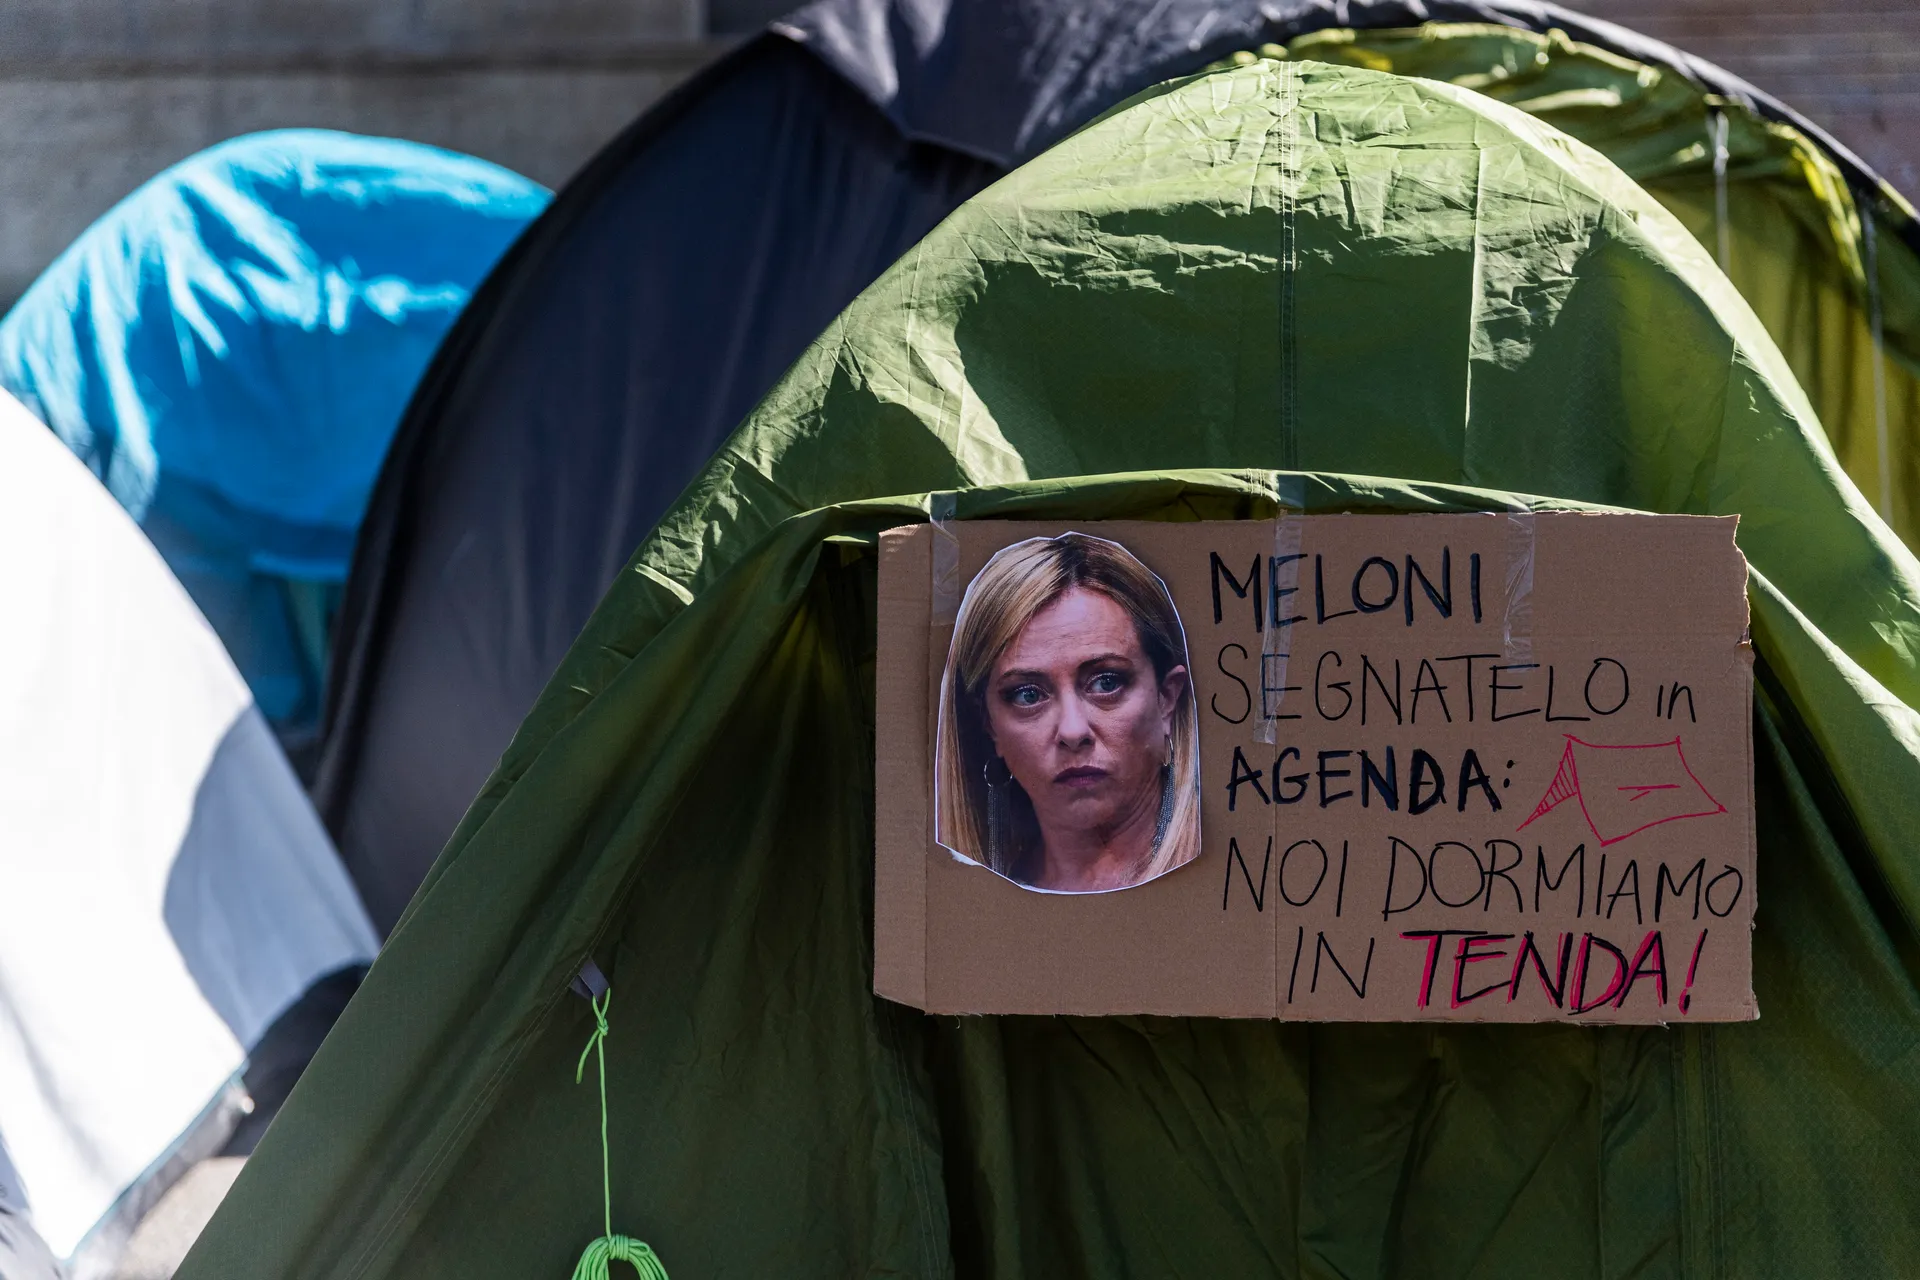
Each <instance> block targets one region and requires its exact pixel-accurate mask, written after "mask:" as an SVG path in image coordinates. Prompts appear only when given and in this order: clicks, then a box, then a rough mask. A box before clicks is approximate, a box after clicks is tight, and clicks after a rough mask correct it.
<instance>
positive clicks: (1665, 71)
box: [1236, 22, 1920, 546]
mask: <svg viewBox="0 0 1920 1280" xmlns="http://www.w3.org/2000/svg"><path fill="white" fill-rule="evenodd" d="M1255 57H1277V58H1289V57H1291V58H1298V59H1310V60H1315V61H1321V62H1332V63H1337V64H1343V65H1347V66H1358V67H1367V68H1369V69H1371V70H1375V71H1392V72H1396V73H1398V74H1400V75H1410V76H1423V77H1426V78H1428V79H1433V80H1444V81H1447V82H1448V83H1450V84H1456V85H1459V86H1460V87H1462V88H1466V89H1473V90H1475V91H1477V92H1480V93H1484V94H1487V95H1488V96H1490V97H1493V98H1497V99H1499V100H1500V101H1502V102H1505V103H1507V104H1509V105H1511V106H1514V107H1518V108H1519V109H1520V110H1522V111H1525V112H1526V113H1528V114H1529V115H1533V116H1537V117H1539V118H1540V119H1542V120H1545V121H1547V122H1548V123H1549V124H1552V125H1554V126H1555V127H1556V128H1559V129H1562V130H1564V131H1565V132H1567V133H1569V134H1572V135H1573V136H1574V137H1576V138H1578V139H1580V141H1582V142H1584V143H1586V144H1588V145H1589V146H1591V147H1593V148H1595V149H1596V150H1598V151H1600V152H1601V153H1602V154H1603V155H1605V156H1606V157H1607V158H1608V159H1609V160H1611V161H1613V162H1614V163H1615V164H1617V165H1619V166H1620V167H1621V168H1622V169H1624V170H1625V171H1626V173H1627V175H1628V176H1629V177H1631V178H1633V179H1634V181H1636V182H1638V183H1639V184H1640V185H1641V186H1642V187H1644V188H1646V190H1647V192H1648V194H1650V195H1652V196H1653V197H1654V198H1655V199H1656V200H1658V201H1659V202H1660V203H1661V204H1663V205H1665V206H1666V207H1667V209H1668V210H1669V211H1670V212H1671V213H1673V214H1674V215H1675V216H1676V217H1678V218H1679V219H1680V221H1681V223H1682V224H1683V225H1684V226H1685V227H1686V228H1687V230H1689V231H1691V232H1693V234H1694V236H1695V238H1696V239H1698V240H1699V241H1700V242H1701V243H1702V244H1703V245H1705V246H1707V249H1708V251H1709V252H1710V253H1712V254H1713V255H1714V257H1715V259H1716V260H1717V261H1718V263H1719V265H1720V267H1721V269H1722V270H1724V271H1725V272H1726V273H1727V275H1728V276H1729V277H1730V278H1731V279H1732V280H1733V283H1734V285H1735V286H1736V287H1737V288H1738V289H1739V290H1740V293H1741V296H1742V297H1744V298H1746V300H1747V302H1748V303H1749V304H1750V305H1751V306H1752V307H1753V309H1754V311H1755V313H1756V314H1757V315H1758V316H1759V317H1760V321H1761V323H1762V324H1764V325H1765V326H1766V329H1767V332H1768V333H1769V334H1771V335H1772V336H1773V340H1774V342H1775V343H1776V344H1777V345H1778V346H1779V347H1780V350H1781V352H1782V354H1784V355H1785V356H1786V358H1787V364H1788V365H1789V366H1790V367H1791V368H1792V370H1793V372H1794V375H1795V376H1796V377H1797V378H1798V379H1799V381H1800V385H1801V387H1802V388H1804V389H1805V390H1806V392H1807V395H1808V398H1809V399H1810V400H1811V401H1812V402H1813V407H1814V410H1815V412H1816V413H1817V414H1818V415H1819V419H1820V423H1821V425H1822V426H1823V427H1824V428H1825V429H1826V432H1827V435H1828V438H1829V439H1831V440H1832V442H1833V447H1834V452H1835V453H1836V454H1838V455H1839V458H1840V462H1841V465H1843V466H1844V467H1845V468H1846V470H1847V474H1848V475H1850V476H1852V477H1853V479H1854V481H1855V482H1856V483H1857V484H1858V485H1859V486H1860V488H1861V491H1862V492H1864V493H1865V494H1866V495H1867V498H1868V500H1869V501H1870V502H1872V503H1873V504H1874V507H1875V509H1877V510H1878V511H1879V512H1880V514H1881V516H1882V517H1883V518H1885V519H1886V521H1887V522H1888V523H1889V524H1891V525H1892V526H1893V528H1894V530H1895V531H1896V532H1898V533H1899V534H1900V535H1901V536H1902V537H1903V538H1905V539H1906V540H1907V543H1908V545H1909V546H1912V545H1915V543H1916V540H1917V539H1920V222H1916V219H1915V216H1914V211H1913V208H1912V206H1911V205H1909V204H1908V203H1907V202H1906V200H1905V199H1903V198H1902V197H1901V196H1900V194H1899V193H1898V192H1896V191H1894V190H1893V188H1891V187H1889V186H1887V185H1885V184H1884V183H1877V185H1876V184H1875V183H1874V180H1872V179H1870V178H1868V177H1857V178H1856V180H1855V181H1854V182H1850V181H1849V180H1848V176H1847V175H1846V174H1845V173H1843V172H1842V170H1841V169H1840V167H1839V166H1838V165H1837V164H1836V163H1835V161H1834V158H1833V151H1834V149H1835V148H1837V145H1838V144H1836V143H1834V142H1833V141H1832V140H1831V139H1826V138H1815V137H1809V136H1808V135H1807V134H1806V133H1804V132H1802V131H1801V130H1800V129H1798V128H1796V127H1795V126H1794V125H1793V124H1790V123H1786V122H1783V121H1781V120H1779V119H1775V118H1770V117H1768V116H1767V115H1764V114H1762V113H1760V112H1759V111H1757V110H1755V109H1754V108H1753V105H1752V104H1751V103H1746V102H1741V101H1738V100H1735V99H1731V98H1726V97H1722V96H1719V95H1717V94H1715V93H1714V92H1712V91H1711V90H1710V89H1708V88H1706V87H1704V86H1702V85H1700V84H1697V83H1694V82H1691V81H1689V80H1687V79H1686V78H1684V77H1683V76H1681V75H1678V74H1676V73H1675V72H1674V71H1673V70H1672V69H1671V68H1661V67H1656V66H1652V65H1650V64H1648V63H1645V62H1640V61H1636V60H1635V59H1633V58H1630V57H1623V56H1621V55H1620V54H1619V53H1617V52H1613V51H1609V50H1606V49H1601V48H1598V47H1596V46H1594V45H1591V44H1586V43H1582V42H1580V41H1578V40H1573V39H1569V38H1568V37H1567V36H1566V35H1565V34H1564V33H1563V32H1560V31H1558V30H1554V31H1550V32H1547V33H1545V34H1540V33H1536V32H1533V31H1523V30H1520V29H1518V28H1515V27H1510V26H1496V25H1491V24H1487V25H1480V24H1474V23H1460V22H1445V23H1443V22H1433V23H1427V24H1425V25H1423V26H1420V27H1403V28H1388V29H1377V30H1372V31H1366V30H1354V29H1350V28H1334V29H1329V30H1324V31H1316V32H1312V33H1310V34H1307V35H1303V36H1300V37H1298V38H1296V39H1294V40H1293V41H1291V42H1290V43H1289V44H1287V45H1285V46H1278V45H1267V46H1264V47H1262V48H1261V49H1260V50H1259V51H1258V52H1257V53H1256V52H1251V51H1250V52H1246V53H1242V54H1240V55H1238V57H1237V59H1236V61H1237V62H1240V63H1245V62H1248V61H1251V60H1253V59H1254V58H1255ZM1857 172H1858V174H1860V175H1864V174H1865V173H1866V171H1865V169H1864V167H1860V168H1859V169H1858V171H1857ZM1869 281H1871V286H1870V285H1869Z"/></svg>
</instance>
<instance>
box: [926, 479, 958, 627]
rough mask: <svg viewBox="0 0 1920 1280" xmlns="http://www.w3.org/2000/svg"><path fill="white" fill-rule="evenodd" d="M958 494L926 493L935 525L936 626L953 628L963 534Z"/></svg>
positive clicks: (928, 511)
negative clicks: (958, 526) (959, 525)
mask: <svg viewBox="0 0 1920 1280" xmlns="http://www.w3.org/2000/svg"><path fill="white" fill-rule="evenodd" d="M959 501H960V500H959V495H958V494H955V493H952V492H946V493H932V494H928V495H927V518H928V519H929V520H930V521H931V522H932V524H933V625H934V626H936V627H950V626H952V625H953V624H954V620H955V619H956V618H958V617H959V616H960V535H959V534H958V533H957V532H956V531H955V530H954V527H953V521H954V515H955V513H956V512H957V511H958V509H959Z"/></svg>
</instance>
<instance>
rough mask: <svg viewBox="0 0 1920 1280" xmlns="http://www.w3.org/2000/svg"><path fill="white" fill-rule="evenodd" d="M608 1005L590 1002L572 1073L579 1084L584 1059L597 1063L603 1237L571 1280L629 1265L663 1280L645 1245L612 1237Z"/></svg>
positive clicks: (647, 1278) (594, 1279) (588, 1279)
mask: <svg viewBox="0 0 1920 1280" xmlns="http://www.w3.org/2000/svg"><path fill="white" fill-rule="evenodd" d="M612 1003H613V992H611V991H608V992H605V993H604V994H602V995H599V996H596V997H595V998H594V1001H593V1022H594V1027H593V1034H592V1035H591V1036H588V1037H587V1047H586V1048H585V1049H582V1050H581V1051H580V1065H579V1066H577V1067H575V1068H574V1069H573V1082H574V1083H575V1084H579V1083H580V1081H581V1079H582V1077H584V1076H585V1074H586V1070H587V1055H588V1054H592V1055H594V1057H595V1058H597V1059H598V1060H599V1063H600V1212H601V1225H602V1228H603V1229H604V1231H605V1233H606V1234H604V1235H602V1236H601V1237H600V1238H599V1239H598V1240H595V1241H594V1242H593V1243H592V1244H590V1245H588V1246H587V1251H586V1252H585V1253H583V1254H581V1255H580V1262H579V1265H577V1266H575V1267H574V1269H573V1280H608V1275H609V1271H610V1269H611V1268H612V1266H613V1264H614V1263H616V1262H625V1263H629V1264H631V1265H632V1267H633V1269H634V1270H635V1271H637V1272H639V1273H640V1280H667V1269H666V1268H665V1267H663V1266H661V1265H660V1259H659V1258H658V1257H656V1256H655V1254H654V1252H653V1250H652V1249H651V1248H649V1247H648V1246H647V1245H646V1243H645V1242H643V1241H640V1240H634V1239H631V1238H629V1237H627V1236H617V1235H615V1234H613V1177H612V1175H611V1174H610V1173H609V1172H608V1157H607V1008H608V1006H610V1005H612Z"/></svg>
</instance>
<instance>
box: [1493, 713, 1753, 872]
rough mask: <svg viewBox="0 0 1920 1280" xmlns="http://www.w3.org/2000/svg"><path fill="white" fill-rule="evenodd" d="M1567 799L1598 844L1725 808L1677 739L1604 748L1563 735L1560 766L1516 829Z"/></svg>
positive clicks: (1721, 810)
mask: <svg viewBox="0 0 1920 1280" xmlns="http://www.w3.org/2000/svg"><path fill="white" fill-rule="evenodd" d="M1568 800H1574V801H1577V802H1579V806H1580V813H1581V816H1583V817H1584V818H1586V820H1587V826H1588V827H1590V828H1591V829H1592V830H1593V834H1594V835H1595V836H1597V837H1599V840H1600V843H1601V844H1602V845H1603V846H1604V845H1610V844H1617V843H1618V842H1620V841H1622V840H1625V839H1626V838H1627V837H1628V836H1630V835H1633V834H1635V833H1636V832H1640V831H1645V830H1646V829H1647V828H1648V827H1657V826H1659V825H1660V824H1661V823H1663V822H1678V821H1679V820H1680V819H1682V818H1706V817H1711V816H1712V815H1714V814H1716V813H1725V812H1726V811H1727V807H1726V806H1725V805H1723V804H1721V803H1720V802H1719V801H1718V800H1715V799H1714V798H1713V797H1712V796H1711V795H1710V794H1708V792H1707V789H1706V787H1704V786H1702V785H1701V783H1700V779H1698V778H1696V777H1694V776H1693V770H1692V769H1690V768H1688V767H1687V757H1686V755H1685V754H1684V753H1683V752H1682V751H1681V750H1680V739H1679V738H1674V739H1672V740H1671V741H1668V742H1649V743H1644V744H1640V745H1637V746H1603V745H1601V744H1599V743H1594V742H1583V741H1582V740H1580V739H1579V738H1576V737H1574V736H1573V735H1572V734H1568V735H1567V747H1566V750H1565V751H1563V752H1561V754H1560V767H1559V768H1558V769H1556V770H1555V771H1554V775H1553V781H1552V782H1551V783H1549V784H1548V786H1547V793H1546V794H1545V795H1544V796H1542V797H1541V798H1540V803H1539V804H1538V805H1536V806H1535V807H1534V810H1533V813H1532V815H1531V816H1529V817H1528V818H1527V821H1526V822H1523V823H1521V824H1520V827H1521V829H1523V830H1524V829H1525V828H1526V827H1527V826H1528V824H1530V823H1532V822H1533V821H1535V820H1536V819H1538V818H1541V817H1544V816H1545V815H1546V814H1548V813H1550V812H1552V811H1553V810H1554V809H1556V808H1558V807H1559V806H1560V805H1562V804H1563V803H1565V802H1566V801H1568Z"/></svg>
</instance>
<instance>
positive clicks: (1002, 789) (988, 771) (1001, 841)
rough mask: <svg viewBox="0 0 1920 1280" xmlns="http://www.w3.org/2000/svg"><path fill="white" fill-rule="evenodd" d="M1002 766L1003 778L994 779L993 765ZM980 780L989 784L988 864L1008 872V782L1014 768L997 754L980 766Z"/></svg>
mask: <svg viewBox="0 0 1920 1280" xmlns="http://www.w3.org/2000/svg"><path fill="white" fill-rule="evenodd" d="M995 764H998V765H999V766H1000V772H1001V775H1002V776H1001V779H1000V781H998V782H995V781H994V780H993V766H994V765H995ZM980 781H982V782H984V783H986V785H987V865H988V866H989V867H992V868H993V869H994V870H995V871H998V872H1000V873H1001V874H1003V875H1004V874H1005V873H1006V865H1007V863H1006V847H1007V842H1008V838H1009V836H1010V834H1011V833H1010V831H1009V830H1008V828H1009V825H1010V819H1011V814H1010V812H1009V805H1010V802H1009V800H1008V799H1007V784H1008V783H1010V782H1012V781H1013V770H1011V769H1009V768H1007V762H1006V761H1004V760H1002V759H1000V757H999V756H995V757H994V758H993V759H992V760H988V761H986V762H985V763H983V764H982V765H981V766H980Z"/></svg>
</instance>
